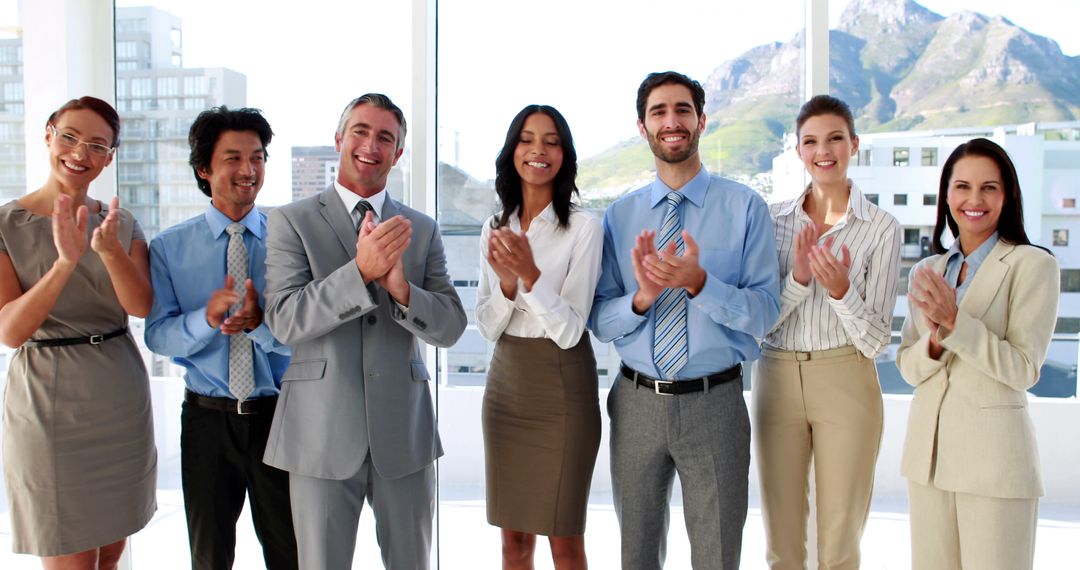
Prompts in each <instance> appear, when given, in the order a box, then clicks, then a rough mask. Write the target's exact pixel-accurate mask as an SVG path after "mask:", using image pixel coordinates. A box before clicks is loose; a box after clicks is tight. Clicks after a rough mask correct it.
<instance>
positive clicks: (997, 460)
mask: <svg viewBox="0 0 1080 570" xmlns="http://www.w3.org/2000/svg"><path fill="white" fill-rule="evenodd" d="M1035 196H1036V198H1038V199H1041V196H1039V194H1036V195H1035ZM946 228H948V230H949V233H950V234H952V237H953V238H954V239H953V242H952V244H951V245H950V246H949V247H947V248H946V247H945V244H944V243H943V242H942V236H943V235H944V234H945V229H946ZM933 245H934V252H935V253H936V254H937V255H934V256H931V257H928V258H926V259H924V260H922V261H920V262H919V263H918V265H916V266H915V268H914V269H913V270H912V272H911V288H910V290H909V291H908V316H907V319H906V320H905V321H904V328H903V330H902V332H901V340H900V348H899V349H898V350H897V351H896V364H897V366H898V367H899V368H900V373H901V374H902V375H903V377H904V380H905V381H906V382H907V383H908V384H911V385H912V386H914V387H915V395H914V397H913V398H912V400H911V411H910V413H909V416H908V428H907V438H906V439H905V441H904V455H903V459H902V460H901V462H900V472H901V474H902V475H903V476H904V477H905V478H907V480H908V503H909V505H910V511H911V567H912V568H913V569H915V570H926V569H936V568H954V569H957V570H960V569H966V570H971V569H978V570H1024V569H1025V568H1027V569H1030V568H1031V567H1032V565H1033V564H1034V557H1035V529H1036V527H1037V525H1038V519H1039V497H1040V496H1042V494H1043V482H1042V475H1041V474H1040V469H1039V450H1038V446H1037V444H1036V440H1035V428H1034V426H1033V425H1032V423H1031V416H1030V415H1029V414H1028V398H1027V390H1028V389H1030V388H1031V387H1032V386H1034V385H1035V383H1036V382H1038V381H1039V371H1040V369H1041V368H1042V363H1043V361H1044V360H1045V359H1046V352H1047V350H1048V349H1049V347H1050V338H1051V335H1052V334H1053V332H1054V325H1055V323H1056V321H1057V306H1058V292H1059V289H1058V286H1059V279H1060V271H1059V269H1058V264H1057V261H1056V260H1055V259H1054V256H1053V255H1052V254H1051V253H1050V252H1049V251H1047V250H1046V249H1045V248H1042V247H1040V246H1038V245H1035V244H1032V243H1031V240H1030V239H1028V235H1027V232H1026V230H1025V229H1024V208H1023V193H1022V192H1021V191H1020V182H1019V180H1018V178H1017V175H1016V167H1015V166H1014V165H1013V162H1012V160H1011V159H1010V158H1009V155H1008V153H1006V152H1005V149H1003V148H1001V147H1000V146H998V144H997V143H995V142H993V141H991V140H988V139H982V138H978V139H972V140H970V141H968V142H966V143H964V144H962V145H960V146H958V147H956V150H954V151H953V152H952V154H951V155H949V159H948V160H946V161H945V165H944V166H942V169H941V180H940V182H939V184H938V206H937V223H936V224H935V225H934V241H933ZM1073 565H1075V562H1074V563H1073Z"/></svg>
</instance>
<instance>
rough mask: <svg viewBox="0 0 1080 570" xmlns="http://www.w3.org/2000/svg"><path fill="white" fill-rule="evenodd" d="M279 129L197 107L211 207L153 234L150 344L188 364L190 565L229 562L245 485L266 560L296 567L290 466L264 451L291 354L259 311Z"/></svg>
mask: <svg viewBox="0 0 1080 570" xmlns="http://www.w3.org/2000/svg"><path fill="white" fill-rule="evenodd" d="M272 136H273V132H272V131H271V129H270V125H269V123H267V121H266V119H265V118H264V117H263V116H262V115H261V114H260V113H259V111H257V110H255V109H247V108H244V109H235V110H231V109H228V108H226V107H215V108H213V109H210V110H208V111H204V112H203V113H201V114H200V115H199V116H198V117H197V118H196V119H195V122H194V123H193V124H192V126H191V132H190V134H189V136H188V141H189V143H190V145H191V157H190V163H191V166H192V169H193V171H194V174H195V180H196V182H197V183H198V185H199V189H200V190H202V192H203V193H204V194H206V195H207V196H209V197H210V207H209V208H208V209H207V211H206V213H205V214H203V215H201V216H197V217H194V218H192V219H190V220H187V221H185V222H181V223H180V224H177V225H175V226H173V227H171V228H169V229H167V230H165V231H164V232H162V233H161V235H159V236H158V237H156V238H154V240H153V241H152V242H151V243H150V274H151V280H152V281H153V285H154V306H153V309H151V311H150V316H149V317H147V319H146V345H147V346H148V347H149V348H150V350H152V351H154V352H156V353H158V354H161V355H164V356H169V357H172V360H173V361H174V362H176V363H177V364H180V365H181V366H183V367H184V368H186V369H187V370H186V372H185V374H184V382H185V384H186V386H187V389H186V390H185V392H184V404H183V408H182V411H181V416H180V425H181V434H180V464H181V472H182V485H183V490H184V509H185V511H186V514H187V523H188V539H189V543H190V546H191V567H192V568H194V569H207V570H209V569H220V568H231V567H232V563H233V557H234V548H235V543H236V519H237V517H239V516H240V511H241V510H242V509H243V506H244V498H245V495H247V496H249V497H250V499H251V513H252V519H253V521H254V524H255V531H256V534H257V535H258V537H259V541H260V542H261V543H262V547H263V557H264V559H265V562H266V567H267V568H269V569H271V570H277V569H295V568H297V566H298V564H297V550H296V538H295V535H294V532H293V526H292V511H291V509H290V503H289V475H288V473H286V472H284V471H281V470H279V469H276V468H274V467H270V466H269V465H266V464H264V463H263V461H262V458H263V452H264V450H265V448H266V440H267V436H268V434H269V431H270V424H271V421H272V420H273V417H274V407H275V404H276V403H277V396H278V392H279V389H280V387H281V377H282V375H283V374H284V372H285V369H286V368H287V367H288V364H289V349H288V347H286V346H283V345H282V344H280V343H279V342H277V341H276V340H274V337H273V335H272V334H271V333H270V329H269V328H268V327H267V326H266V324H265V323H263V320H262V317H263V313H262V305H263V302H262V299H261V292H262V290H263V288H264V286H265V281H264V278H263V277H264V275H263V274H264V272H265V262H266V245H265V237H266V215H265V214H263V213H262V212H260V211H259V210H258V208H256V207H255V197H256V196H257V195H258V193H259V189H260V188H262V184H263V176H264V174H265V162H266V157H267V153H266V146H267V145H268V144H270V139H271V137H272Z"/></svg>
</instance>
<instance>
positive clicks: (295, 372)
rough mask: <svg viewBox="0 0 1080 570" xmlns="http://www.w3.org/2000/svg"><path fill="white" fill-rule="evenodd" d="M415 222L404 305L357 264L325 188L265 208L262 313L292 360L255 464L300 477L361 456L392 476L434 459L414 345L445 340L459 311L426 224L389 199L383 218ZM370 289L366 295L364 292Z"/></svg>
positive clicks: (432, 229)
mask: <svg viewBox="0 0 1080 570" xmlns="http://www.w3.org/2000/svg"><path fill="white" fill-rule="evenodd" d="M398 214H401V215H403V216H405V217H406V218H408V219H409V220H411V221H412V231H413V233H412V242H411V244H410V245H409V248H408V249H407V250H406V252H405V255H404V258H403V263H404V268H405V277H406V279H408V281H409V283H410V284H411V285H412V291H411V292H410V298H409V307H408V310H407V311H406V312H402V311H401V310H400V309H399V308H398V306H397V304H396V303H394V302H393V300H392V299H391V298H390V296H389V294H388V293H387V292H386V291H385V290H384V289H382V288H381V287H379V286H378V285H376V284H375V283H374V282H372V284H371V286H370V290H369V288H368V287H365V285H364V280H363V278H362V276H361V275H360V272H359V270H358V269H357V267H356V263H355V262H354V258H355V257H356V231H355V229H354V227H353V224H352V220H351V218H350V217H349V214H348V213H347V212H346V210H345V206H344V204H342V202H341V198H340V197H339V196H338V195H337V193H336V192H335V191H334V188H333V187H331V188H330V189H328V190H326V191H324V192H322V193H321V194H319V195H316V196H312V197H311V198H307V199H304V200H300V201H298V202H294V203H292V204H289V205H287V206H282V207H280V208H277V209H275V210H273V211H272V212H271V213H270V216H269V221H268V227H267V240H266V248H267V253H266V290H265V296H266V309H265V320H266V323H267V324H268V325H269V327H270V330H271V331H272V332H273V333H274V336H275V337H276V338H278V339H279V340H280V341H281V342H283V343H285V344H289V345H292V351H293V352H292V362H291V363H290V364H289V368H288V370H286V371H285V376H284V377H283V378H282V386H281V395H280V396H279V399H278V403H277V410H276V411H275V413H274V422H273V425H272V426H271V428H270V436H269V439H268V441H267V444H266V455H265V457H264V461H265V462H266V463H267V464H269V465H272V466H274V467H278V468H280V469H284V470H286V471H289V472H291V473H297V474H300V475H305V476H309V477H318V478H323V479H345V478H348V477H351V476H352V475H354V474H356V473H357V471H359V469H360V465H361V463H362V462H363V461H364V457H365V456H366V455H367V454H368V453H369V452H370V453H371V460H372V463H373V465H374V467H375V469H376V470H377V471H378V473H379V475H380V476H382V477H384V478H387V479H394V478H397V477H401V476H404V475H408V474H410V473H413V472H416V471H417V470H419V469H421V468H423V467H426V466H427V465H429V464H431V463H432V462H433V461H434V460H435V459H436V458H437V457H439V456H440V455H442V444H441V443H440V441H439V434H438V431H437V429H436V425H435V413H434V407H433V405H432V400H431V392H430V389H429V386H428V384H429V378H430V375H429V374H428V370H427V367H426V366H425V364H424V361H423V358H422V353H421V347H420V344H419V343H418V342H417V341H418V340H421V341H424V342H427V343H430V344H433V345H436V346H440V347H447V346H450V345H452V344H453V343H454V342H456V341H457V339H458V338H459V337H460V336H461V333H462V332H463V331H464V330H465V325H466V316H465V310H464V309H463V308H462V305H461V300H460V299H459V298H458V295H457V292H456V291H455V290H454V288H453V286H452V285H451V284H450V278H449V276H448V274H447V272H446V256H445V255H444V253H443V244H442V238H441V237H440V236H439V230H438V227H437V225H436V224H435V220H433V219H431V218H429V217H428V216H425V215H424V214H421V213H420V212H417V211H416V210H413V209H411V208H408V207H406V206H403V205H401V204H398V203H397V202H395V201H394V200H392V199H391V198H390V197H387V198H386V201H385V202H384V204H383V211H382V213H381V219H383V220H386V219H389V218H390V217H392V216H395V215H398ZM372 293H373V294H374V295H372Z"/></svg>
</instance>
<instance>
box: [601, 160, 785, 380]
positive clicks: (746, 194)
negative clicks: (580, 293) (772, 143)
mask: <svg viewBox="0 0 1080 570" xmlns="http://www.w3.org/2000/svg"><path fill="white" fill-rule="evenodd" d="M671 191H672V189H671V188H668V186H667V185H666V184H664V183H663V182H662V181H660V179H659V178H657V179H656V180H655V181H654V182H653V183H652V184H650V185H648V186H645V187H643V188H639V189H637V190H635V191H633V192H631V193H630V194H627V195H626V196H623V197H622V198H620V199H618V200H616V201H615V203H613V204H612V205H611V206H609V207H608V209H607V212H606V213H605V214H604V255H603V262H602V268H601V274H600V282H599V284H598V285H597V287H596V298H595V300H594V302H593V308H592V313H591V315H590V317H589V328H590V329H592V331H593V333H594V334H595V335H596V337H597V338H599V339H600V340H601V341H604V342H608V341H614V342H615V348H616V350H618V352H619V356H621V357H622V359H623V362H625V363H626V364H627V365H628V366H630V367H631V368H633V369H635V370H637V371H638V372H642V373H644V374H648V375H650V376H653V377H656V378H659V377H661V373H660V371H659V370H657V368H656V364H655V363H654V362H653V331H654V328H655V317H654V315H653V311H654V309H655V306H654V307H650V308H649V310H648V311H647V312H646V313H645V314H644V315H638V314H636V313H634V309H633V297H634V292H635V291H637V289H638V285H637V280H635V279H634V268H633V265H632V262H631V253H630V252H631V250H632V249H633V248H634V242H635V238H636V237H637V235H638V234H639V233H640V232H641V230H643V229H649V230H658V229H659V228H660V225H661V224H662V222H663V219H664V214H665V209H666V207H667V205H666V202H665V200H664V197H665V196H667V194H668V192H671ZM680 191H681V192H682V193H683V194H684V195H685V196H686V199H685V200H683V202H682V205H681V206H680V209H681V215H682V226H683V229H685V230H687V231H689V232H690V236H691V237H692V238H693V239H694V240H695V241H696V242H697V244H698V247H699V249H700V252H699V259H698V261H699V263H700V264H701V266H702V267H703V268H704V269H705V271H706V272H707V274H708V275H707V277H706V279H705V286H704V287H703V288H702V289H701V291H700V292H699V293H698V295H697V296H696V297H693V298H690V299H688V300H687V341H688V344H689V347H688V348H689V351H690V357H689V361H688V362H687V364H686V366H684V367H683V368H682V370H680V371H679V372H678V374H677V375H676V379H679V380H686V379H690V378H700V377H702V376H704V375H706V374H713V373H716V372H720V371H722V370H725V369H727V368H730V367H732V366H734V365H736V364H738V363H740V362H743V361H748V360H755V359H756V358H758V356H760V354H761V351H760V349H759V347H758V344H759V343H758V339H760V338H762V337H764V336H765V334H766V333H767V332H769V330H770V329H771V328H772V326H773V324H774V323H775V322H776V319H777V318H778V317H779V315H780V268H779V262H778V260H777V257H776V238H775V235H774V232H773V225H772V220H771V218H770V216H769V208H768V206H767V205H766V204H765V200H763V199H762V198H761V196H759V195H758V194H757V193H756V192H754V191H753V190H751V189H750V188H748V187H746V186H744V185H742V184H739V183H737V182H734V181H732V180H728V179H726V178H721V177H719V176H712V175H710V174H709V173H708V172H707V171H706V170H705V168H704V167H702V168H701V170H700V171H699V172H698V173H697V175H696V176H694V178H693V179H691V180H690V182H688V183H686V185H685V186H683V188H681V189H680Z"/></svg>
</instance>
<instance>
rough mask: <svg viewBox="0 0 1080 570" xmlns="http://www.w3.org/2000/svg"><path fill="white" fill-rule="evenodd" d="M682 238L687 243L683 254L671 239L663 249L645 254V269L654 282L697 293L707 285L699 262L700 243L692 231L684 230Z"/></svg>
mask: <svg viewBox="0 0 1080 570" xmlns="http://www.w3.org/2000/svg"><path fill="white" fill-rule="evenodd" d="M682 239H683V244H685V248H684V250H683V254H682V255H679V254H678V253H677V251H678V250H677V249H676V244H675V241H671V242H670V243H668V244H667V247H665V248H664V250H663V251H659V252H655V253H652V254H649V255H646V256H645V259H644V265H645V271H646V272H647V275H648V277H649V279H650V280H651V281H652V282H653V283H656V284H658V285H661V286H663V287H664V288H667V289H678V288H682V289H686V290H687V292H689V293H690V295H697V294H698V293H699V292H701V288H702V287H704V286H705V277H706V274H705V270H704V269H702V267H701V264H700V263H699V262H698V245H697V242H696V241H694V238H693V237H692V236H691V235H690V232H688V231H686V230H683V231H682Z"/></svg>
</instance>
